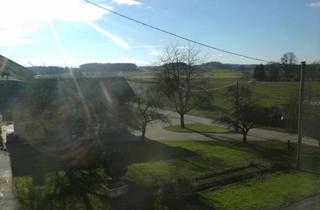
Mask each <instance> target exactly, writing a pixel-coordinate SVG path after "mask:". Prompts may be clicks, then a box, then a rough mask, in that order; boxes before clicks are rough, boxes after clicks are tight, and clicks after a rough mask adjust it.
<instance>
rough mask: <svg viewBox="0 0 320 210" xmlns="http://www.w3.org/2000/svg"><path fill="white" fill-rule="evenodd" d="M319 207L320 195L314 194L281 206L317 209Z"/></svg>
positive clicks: (293, 209) (296, 209)
mask: <svg viewBox="0 0 320 210" xmlns="http://www.w3.org/2000/svg"><path fill="white" fill-rule="evenodd" d="M319 209H320V195H316V196H313V197H310V198H307V199H304V200H302V201H299V202H296V203H293V204H290V205H289V206H286V207H283V208H281V210H319Z"/></svg>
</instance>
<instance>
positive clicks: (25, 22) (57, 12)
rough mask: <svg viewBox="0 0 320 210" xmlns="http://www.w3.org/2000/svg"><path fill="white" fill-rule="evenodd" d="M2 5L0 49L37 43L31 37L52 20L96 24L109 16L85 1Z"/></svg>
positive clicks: (10, 0)
mask: <svg viewBox="0 0 320 210" xmlns="http://www.w3.org/2000/svg"><path fill="white" fill-rule="evenodd" d="M0 5H1V12H0V19H1V20H2V21H0V32H1V33H0V40H1V41H0V46H9V45H10V46H12V45H25V44H31V43H33V42H34V41H32V40H31V39H30V38H29V37H30V34H31V33H32V32H34V31H37V30H38V29H39V28H41V27H44V26H47V24H48V22H49V21H69V22H87V21H95V20H98V19H100V18H101V17H102V16H103V15H105V14H106V13H107V11H104V10H101V9H99V8H96V7H94V6H93V5H89V4H86V3H83V2H82V1H81V0H67V1H66V0H28V1H21V0H0ZM110 9H111V8H110Z"/></svg>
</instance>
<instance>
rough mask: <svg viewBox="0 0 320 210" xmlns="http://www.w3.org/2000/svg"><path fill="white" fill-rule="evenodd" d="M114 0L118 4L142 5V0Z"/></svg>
mask: <svg viewBox="0 0 320 210" xmlns="http://www.w3.org/2000/svg"><path fill="white" fill-rule="evenodd" d="M112 2H114V3H117V4H126V5H129V6H132V5H142V2H140V1H136V0H113V1H112Z"/></svg>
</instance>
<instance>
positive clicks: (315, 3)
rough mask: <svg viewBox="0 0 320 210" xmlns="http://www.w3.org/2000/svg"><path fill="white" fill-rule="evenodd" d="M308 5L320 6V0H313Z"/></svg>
mask: <svg viewBox="0 0 320 210" xmlns="http://www.w3.org/2000/svg"><path fill="white" fill-rule="evenodd" d="M308 6H309V7H312V8H320V1H315V2H311V3H309V4H308Z"/></svg>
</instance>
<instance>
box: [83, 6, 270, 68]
mask: <svg viewBox="0 0 320 210" xmlns="http://www.w3.org/2000/svg"><path fill="white" fill-rule="evenodd" d="M83 1H85V2H87V3H88V4H91V5H94V6H96V7H99V8H100V9H103V10H106V11H108V12H110V13H113V14H115V15H118V16H120V17H123V18H125V19H128V20H130V21H133V22H135V23H138V24H140V25H143V26H146V27H148V28H152V29H154V30H157V31H160V32H162V33H166V34H169V35H171V36H174V37H177V38H180V39H183V40H185V41H188V42H192V43H194V44H197V45H201V46H203V47H207V48H210V49H213V50H217V51H220V52H224V53H227V54H231V55H235V56H239V57H242V58H247V59H251V60H256V61H261V62H267V63H273V62H272V61H268V60H265V59H261V58H257V57H252V56H247V55H243V54H240V53H235V52H232V51H229V50H224V49H221V48H217V47H213V46H211V45H208V44H205V43H203V42H200V41H196V40H193V39H189V38H187V37H184V36H182V35H178V34H176V33H173V32H170V31H167V30H165V29H162V28H158V27H156V26H153V25H150V24H147V23H145V22H142V21H139V20H137V19H134V18H131V17H128V16H126V15H123V14H121V13H118V12H115V11H113V10H111V9H108V8H106V7H103V6H101V5H99V4H96V3H94V2H91V1H89V0H83Z"/></svg>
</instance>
